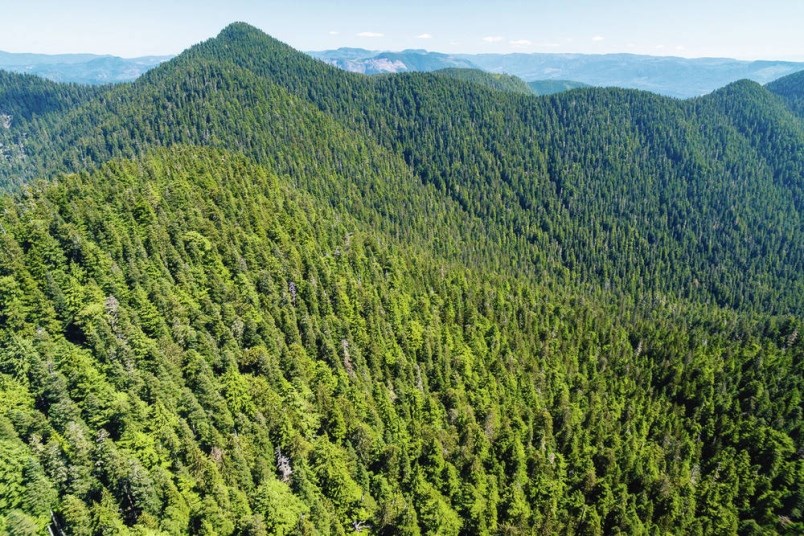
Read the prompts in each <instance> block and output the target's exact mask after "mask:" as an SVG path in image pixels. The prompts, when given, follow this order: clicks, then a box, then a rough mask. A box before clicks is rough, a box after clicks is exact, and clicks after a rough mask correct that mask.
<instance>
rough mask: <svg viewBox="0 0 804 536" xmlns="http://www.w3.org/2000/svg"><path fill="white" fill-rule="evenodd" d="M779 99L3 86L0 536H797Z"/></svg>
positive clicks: (791, 110)
mask: <svg viewBox="0 0 804 536" xmlns="http://www.w3.org/2000/svg"><path fill="white" fill-rule="evenodd" d="M796 76H797V75H792V77H788V78H786V79H781V80H779V81H778V82H775V83H773V84H769V85H768V86H767V87H763V86H760V85H759V84H757V83H754V82H749V81H740V82H736V83H734V84H730V85H728V86H726V87H724V88H722V89H720V90H718V91H716V92H714V93H712V94H711V95H707V96H705V97H700V98H696V99H691V100H685V101H679V100H675V99H670V98H666V97H660V96H657V95H654V94H651V93H647V92H641V91H634V90H622V89H599V88H581V89H575V90H573V91H570V92H565V93H559V94H556V95H550V96H542V97H537V96H534V95H530V94H527V93H526V92H525V91H524V90H522V84H520V83H519V82H521V81H518V80H517V79H514V78H508V77H495V76H491V75H488V74H487V73H482V72H477V71H465V70H455V71H452V70H449V71H446V72H445V71H441V72H435V73H407V74H400V75H383V76H376V77H369V76H365V75H362V74H355V73H349V72H344V71H341V70H338V69H335V68H333V67H330V66H327V65H325V64H323V63H322V62H320V61H318V60H315V59H312V58H310V57H308V56H306V55H304V54H302V53H299V52H297V51H295V50H293V49H291V48H290V47H288V46H286V45H284V44H282V43H280V42H278V41H276V40H274V39H272V38H270V37H269V36H267V35H265V34H263V33H262V32H260V31H259V30H257V29H255V28H252V27H250V26H248V25H246V24H242V23H236V24H233V25H230V26H228V27H227V28H225V29H224V30H223V31H222V32H221V33H220V34H219V35H218V36H217V37H216V38H214V39H210V40H208V41H205V42H204V43H201V44H199V45H196V46H195V47H192V48H191V49H189V50H187V51H185V52H184V53H183V54H181V55H179V56H178V57H176V58H174V59H172V60H170V61H169V62H166V63H164V64H162V65H160V66H159V67H156V68H155V69H153V70H151V71H149V72H148V73H146V74H145V75H143V76H142V77H140V78H139V79H137V80H136V81H135V82H133V83H129V84H121V85H115V86H100V87H89V86H78V85H62V84H56V83H52V82H47V81H43V80H41V79H39V78H36V77H32V76H26V75H18V74H10V73H0V143H1V144H2V145H0V181H2V185H3V188H4V189H6V190H7V191H8V193H5V194H3V196H2V197H0V204H2V207H0V208H1V210H0V400H2V403H0V532H9V533H11V534H40V533H46V532H47V531H48V530H49V531H50V532H51V533H52V534H75V535H100V534H186V533H191V534H227V535H228V534H254V535H263V534H331V535H335V534H354V533H372V534H375V533H376V534H389V535H390V534H409V535H420V534H438V535H444V534H445V535H459V534H533V533H547V534H556V533H557V534H574V533H582V534H615V533H622V534H648V533H650V534H654V533H662V534H664V533H671V534H700V535H708V534H735V533H739V534H771V533H782V534H784V533H787V534H797V533H800V532H801V531H802V530H804V522H802V507H804V492H803V491H802V485H801V484H802V482H803V481H804V478H803V477H804V461H802V457H801V449H800V446H801V444H802V443H801V441H802V436H801V431H802V430H801V428H802V422H804V421H803V420H802V403H801V392H802V388H803V387H804V386H802V377H804V376H803V375H802V373H803V372H804V371H803V370H802V367H803V366H804V345H803V344H802V342H801V337H800V333H801V332H802V328H804V326H803V324H804V318H803V317H802V314H804V250H802V244H804V225H802V215H801V214H802V208H803V207H802V194H803V192H802V187H804V123H803V122H802V119H801V115H800V106H799V104H800V102H801V99H802V91H804V86H802V85H801V84H797V83H796V80H797V78H796ZM525 89H527V87H525Z"/></svg>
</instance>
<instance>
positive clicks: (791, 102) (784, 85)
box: [765, 71, 804, 118]
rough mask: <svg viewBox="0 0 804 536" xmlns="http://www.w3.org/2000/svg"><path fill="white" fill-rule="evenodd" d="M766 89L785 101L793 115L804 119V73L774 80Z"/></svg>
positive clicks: (800, 72)
mask: <svg viewBox="0 0 804 536" xmlns="http://www.w3.org/2000/svg"><path fill="white" fill-rule="evenodd" d="M765 87H767V88H768V89H769V90H770V91H772V92H773V93H776V94H777V95H779V96H780V97H781V98H782V99H784V101H785V103H787V106H788V107H789V108H790V110H792V111H793V113H795V114H796V115H798V116H799V117H802V118H804V71H799V72H797V73H795V74H791V75H788V76H785V77H782V78H779V79H778V80H774V81H773V82H771V83H770V84H767V85H766V86H765Z"/></svg>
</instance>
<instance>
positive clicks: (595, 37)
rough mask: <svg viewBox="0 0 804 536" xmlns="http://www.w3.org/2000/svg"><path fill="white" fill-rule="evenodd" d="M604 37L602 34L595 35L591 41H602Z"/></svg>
mask: <svg viewBox="0 0 804 536" xmlns="http://www.w3.org/2000/svg"><path fill="white" fill-rule="evenodd" d="M604 39H606V38H605V37H603V36H602V35H596V36H594V37H593V38H592V41H603V40H604Z"/></svg>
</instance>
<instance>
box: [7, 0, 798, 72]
mask: <svg viewBox="0 0 804 536" xmlns="http://www.w3.org/2000/svg"><path fill="white" fill-rule="evenodd" d="M0 20H2V30H1V31H0V50H4V51H8V52H42V53H60V52H61V53H64V52H92V53H98V54H101V53H107V54H115V55H119V56H124V57H132V56H142V55H150V54H176V53H178V52H180V51H181V50H183V49H185V48H187V47H188V46H190V45H192V44H194V43H197V42H199V41H202V40H204V39H206V38H208V37H212V36H214V35H215V34H217V33H218V31H220V29H221V28H222V27H224V26H225V25H226V24H228V23H229V22H232V21H236V20H241V21H245V22H248V23H250V24H253V25H254V26H257V27H258V28H261V29H262V30H264V31H265V32H267V33H269V34H271V35H273V36H274V37H276V38H278V39H280V40H282V41H284V42H286V43H288V44H290V45H291V46H293V47H295V48H298V49H301V50H321V49H328V48H338V47H343V46H351V47H362V48H368V49H381V50H401V49H404V48H426V49H428V50H436V51H441V52H466V53H478V52H585V53H607V52H632V53H637V54H651V55H662V56H665V55H674V56H687V57H700V56H720V57H732V58H741V59H789V60H804V30H803V29H802V28H804V0H675V1H653V0H609V1H606V0H530V1H525V0H497V1H494V0H488V1H477V0H442V1H439V0H407V1H399V2H391V1H385V0H373V1H368V0H348V1H346V0H344V1H337V0H335V1H332V0H331V1H323V0H311V1H305V0H296V1H284V0H282V1H280V0H265V1H258V0H229V1H226V2H217V1H216V2H213V1H207V0H194V1H190V0H158V1H157V0H140V1H134V0H131V1H119V0H105V1H98V0H71V1H65V0H0Z"/></svg>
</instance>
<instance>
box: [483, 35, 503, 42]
mask: <svg viewBox="0 0 804 536" xmlns="http://www.w3.org/2000/svg"><path fill="white" fill-rule="evenodd" d="M502 40H503V38H502V36H500V35H488V36H486V37H484V38H483V41H485V42H486V43H499V42H500V41H502Z"/></svg>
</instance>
